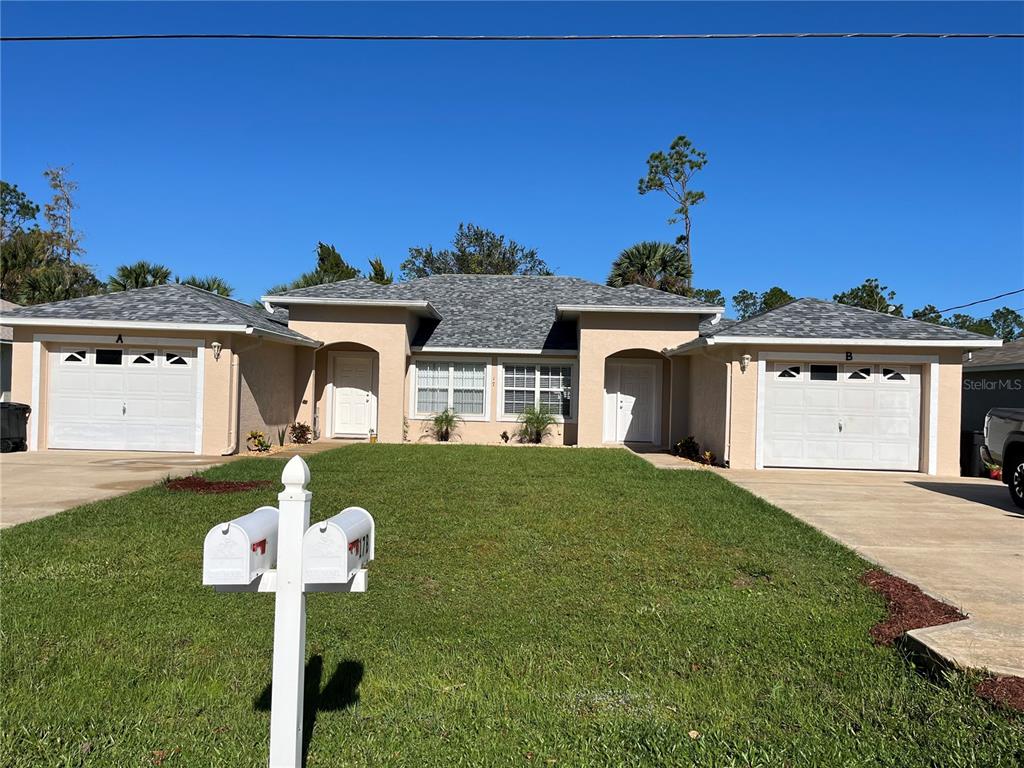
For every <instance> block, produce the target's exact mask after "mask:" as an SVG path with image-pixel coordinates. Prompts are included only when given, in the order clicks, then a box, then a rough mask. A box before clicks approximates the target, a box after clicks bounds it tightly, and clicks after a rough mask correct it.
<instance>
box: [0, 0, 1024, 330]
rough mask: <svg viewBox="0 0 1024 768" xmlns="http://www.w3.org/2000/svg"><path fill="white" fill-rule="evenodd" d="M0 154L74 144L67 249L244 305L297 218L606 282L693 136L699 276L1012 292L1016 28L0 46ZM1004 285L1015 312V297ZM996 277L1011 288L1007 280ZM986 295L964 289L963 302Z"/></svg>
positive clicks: (948, 20)
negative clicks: (670, 37)
mask: <svg viewBox="0 0 1024 768" xmlns="http://www.w3.org/2000/svg"><path fill="white" fill-rule="evenodd" d="M0 13H2V18H0V21H2V27H3V33H4V34H5V35H18V34H44V33H47V34H55V33H56V34H87V33H126V32H172V31H173V32H180V31H190V32H218V31H220V32H223V31H232V32H266V31H273V32H332V33H342V32H352V33H365V34H384V33H423V34H432V33H466V34H472V33H538V34H556V33H603V32H608V33H613V32H614V33H629V32H712V31H714V32H741V31H742V32H746V31H761V32H764V31H850V30H857V31H880V30H884V31H891V30H901V31H903V30H913V31H961V32H967V31H1012V32H1020V31H1024V5H1022V4H1019V3H996V4H986V3H969V4H960V3H936V4H932V3H909V4H875V3H851V4H799V3H798V4H785V3H753V4H746V3H719V4H710V5H709V4H682V3H680V4H670V3H660V4H629V5H622V4H611V3H606V4H584V3H572V4H561V5H549V4H522V5H506V4H497V3H487V4H427V3H415V4H376V5H362V4H352V5H346V4H326V3H314V4H300V3H293V4H287V5H281V4H273V3H256V4H249V3H227V4H217V3H186V4H164V3H115V4H92V3H72V4H56V3H16V2H5V3H4V4H3V7H2V11H0ZM0 56H2V59H0V64H2V82H0V85H2V104H0V106H2V139H0V164H2V175H3V178H4V179H5V180H6V181H9V182H13V183H16V184H18V185H19V186H20V187H21V188H22V189H23V190H25V191H26V192H28V193H29V194H30V195H31V196H32V197H33V198H35V199H36V201H37V202H40V203H41V202H43V201H44V200H45V199H46V198H47V196H48V195H47V191H46V188H45V182H44V181H43V179H42V177H41V172H42V170H43V168H44V167H46V166H47V165H48V164H71V165H72V166H73V176H74V178H76V179H77V181H78V182H79V184H80V185H81V189H80V194H79V202H80V203H81V210H80V211H79V212H78V221H79V222H80V224H81V227H82V229H83V230H84V232H85V235H86V240H85V245H86V247H87V249H88V253H87V260H88V261H89V262H90V263H92V264H93V265H94V266H95V267H96V268H97V270H98V272H99V273H100V274H101V275H103V276H105V275H106V274H108V273H109V272H110V271H111V270H112V269H113V268H114V267H116V265H117V264H120V263H124V262H129V261H134V260H136V259H140V258H145V259H150V260H155V261H160V262H164V263H166V264H168V265H169V266H171V267H172V268H173V269H175V270H176V271H177V272H179V273H190V272H199V273H211V272H212V273H218V274H221V275H222V276H224V277H225V278H227V280H228V281H229V282H230V283H231V284H232V285H234V286H235V287H236V295H237V296H238V297H239V298H242V299H250V298H253V297H255V296H258V295H259V294H260V292H261V291H262V290H263V289H265V288H267V287H268V286H270V285H272V284H275V283H279V282H283V281H286V280H288V279H290V278H291V277H293V276H295V275H297V274H298V273H299V272H300V271H303V270H306V269H308V268H310V266H311V264H312V261H313V249H314V247H315V245H316V241H317V240H324V241H327V242H331V243H334V244H335V245H336V246H337V247H338V248H339V250H341V252H342V254H343V255H344V256H345V257H346V259H348V260H349V261H350V262H351V263H353V264H354V265H356V266H359V267H365V265H366V260H367V259H368V258H370V257H372V256H381V257H382V258H383V259H384V261H385V263H386V264H387V265H388V266H389V267H390V268H393V269H395V270H396V271H397V268H398V265H399V263H400V262H401V261H402V259H403V258H404V257H405V256H406V254H407V250H408V248H409V247H410V246H414V245H427V244H433V245H434V246H444V245H445V244H447V242H448V241H449V240H450V239H451V236H452V234H453V233H454V231H455V228H456V226H457V225H458V223H459V222H460V221H466V222H469V221H471V222H474V223H477V224H479V225H482V226H486V227H489V228H491V229H494V230H496V231H499V232H502V233H505V234H507V235H508V236H510V237H513V238H515V239H516V240H518V241H519V242H521V243H524V244H526V245H529V246H533V247H536V248H537V249H538V250H539V252H540V255H541V256H542V257H543V258H544V259H546V260H547V261H548V263H549V264H551V265H552V267H554V268H555V270H556V271H557V272H559V273H563V274H574V275H579V276H582V277H586V278H589V279H592V280H597V281H603V280H604V278H605V277H606V275H607V271H608V266H609V264H610V262H611V261H612V259H613V258H614V257H615V255H616V254H617V253H618V252H619V251H620V250H621V249H622V248H624V247H626V246H628V245H630V244H631V243H633V242H636V241H638V240H645V239H662V240H666V241H671V240H672V239H673V238H674V237H675V235H676V234H677V232H676V230H675V229H673V228H671V227H669V226H668V225H667V224H666V222H665V219H666V218H667V216H668V215H669V214H670V212H671V205H670V203H669V201H668V200H667V199H665V198H662V197H659V196H655V195H647V196H645V197H640V196H639V195H638V194H637V192H636V183H637V179H638V178H639V177H640V176H641V175H642V174H643V172H644V170H645V160H646V158H647V155H648V154H649V153H650V152H651V151H653V150H655V149H659V148H663V147H667V145H668V144H669V143H670V141H671V140H672V138H673V137H675V136H676V135H678V134H686V135H687V136H689V137H690V138H691V140H692V141H693V142H694V143H695V144H696V145H697V146H698V147H700V148H702V149H704V150H705V151H706V152H707V154H708V158H709V163H708V166H707V168H706V169H705V170H704V171H703V172H702V173H701V174H700V176H699V183H698V184H697V186H698V187H699V188H701V189H703V190H704V191H705V192H706V193H707V201H706V202H705V203H704V204H703V205H701V206H700V207H699V208H698V209H696V211H695V218H694V262H695V284H697V285H698V286H701V287H711V288H720V289H722V290H723V291H724V292H725V294H726V295H727V296H731V295H732V294H733V293H735V291H736V290H738V289H740V288H749V289H754V290H764V289H767V288H769V287H771V286H772V285H776V284H778V285H781V286H783V287H784V288H786V289H788V290H789V291H790V292H792V293H794V294H797V295H810V296H822V297H826V298H829V297H831V295H832V294H833V293H835V292H837V291H839V290H842V289H845V288H848V287H850V286H852V285H855V284H857V283H859V282H860V281H861V280H863V279H864V278H865V277H870V276H874V277H879V278H881V279H882V281H883V282H884V283H886V284H888V285H889V286H890V287H892V288H894V289H896V291H897V293H898V300H899V301H901V302H903V303H905V304H906V305H907V308H908V310H909V309H910V308H912V307H916V306H920V305H922V304H925V303H933V304H936V305H938V306H939V307H940V308H941V307H945V306H951V305H954V304H961V303H964V302H967V301H971V300H974V299H979V298H982V297H985V296H990V295H994V294H996V293H1000V292H1002V291H1005V290H1010V289H1012V288H1019V287H1022V286H1024V224H1022V216H1024V213H1022V211H1024V44H1022V43H1021V42H1019V41H987V42H986V41H959V40H954V41H925V40H892V41H882V40H879V41H869V40H850V41H816V40H803V41H801V40H792V41H778V40H776V41H742V42H723V41H696V42H664V41H657V42H616V43H613V42H600V43H594V42H588V43H558V44H554V43H516V44H511V43H327V42H307V43H294V42H238V41H217V42H195V41H186V42H122V43H65V44H52V43H50V44H24V43H6V44H4V45H3V47H2V52H0ZM1013 299H1016V302H1015V303H1011V306H1013V307H1014V308H1017V307H1018V306H1020V307H1024V300H1021V299H1020V297H1019V296H1017V297H1013ZM1013 299H1011V302H1012V301H1013ZM995 306H999V303H996V304H994V305H984V306H983V307H979V308H978V310H979V314H980V313H982V312H984V311H986V310H991V309H992V308H994V307H995Z"/></svg>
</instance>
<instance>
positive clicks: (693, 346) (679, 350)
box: [661, 336, 715, 357]
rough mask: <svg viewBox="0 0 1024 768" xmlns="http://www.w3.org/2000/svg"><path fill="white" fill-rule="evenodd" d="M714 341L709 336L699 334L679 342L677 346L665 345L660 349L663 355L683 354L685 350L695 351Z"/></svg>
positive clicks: (708, 345)
mask: <svg viewBox="0 0 1024 768" xmlns="http://www.w3.org/2000/svg"><path fill="white" fill-rule="evenodd" d="M714 343H715V340H714V338H713V337H711V336H699V337H698V338H696V339H693V340H692V341H687V342H685V343H683V344H680V345H679V346H678V347H666V348H665V349H663V350H661V354H663V355H665V357H675V356H676V355H685V354H686V353H687V352H695V351H697V350H698V349H701V348H702V347H710V346H711V345H712V344H714Z"/></svg>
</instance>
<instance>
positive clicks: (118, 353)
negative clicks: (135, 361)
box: [96, 348, 124, 365]
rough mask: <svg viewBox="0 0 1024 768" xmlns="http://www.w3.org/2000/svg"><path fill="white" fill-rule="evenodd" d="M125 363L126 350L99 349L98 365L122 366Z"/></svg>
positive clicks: (97, 355) (97, 352)
mask: <svg viewBox="0 0 1024 768" xmlns="http://www.w3.org/2000/svg"><path fill="white" fill-rule="evenodd" d="M123 361H124V350H121V349H102V348H101V349H97V350H96V365H121V363H122V362H123Z"/></svg>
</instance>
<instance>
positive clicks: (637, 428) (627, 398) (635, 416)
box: [604, 360, 660, 443]
mask: <svg viewBox="0 0 1024 768" xmlns="http://www.w3.org/2000/svg"><path fill="white" fill-rule="evenodd" d="M659 369H660V365H659V363H658V361H655V360H636V361H616V362H609V363H608V364H607V367H606V370H605V382H606V383H605V428H604V433H605V441H606V442H615V443H657V442H658V441H659V440H660V429H659V424H658V419H659V416H658V398H659V396H660V395H659V393H658V389H659V387H658V372H659Z"/></svg>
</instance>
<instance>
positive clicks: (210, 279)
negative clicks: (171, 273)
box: [174, 275, 235, 297]
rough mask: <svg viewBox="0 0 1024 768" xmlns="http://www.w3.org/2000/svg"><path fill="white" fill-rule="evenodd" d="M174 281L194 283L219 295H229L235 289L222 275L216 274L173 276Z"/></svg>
mask: <svg viewBox="0 0 1024 768" xmlns="http://www.w3.org/2000/svg"><path fill="white" fill-rule="evenodd" d="M174 282H176V283H181V284H182V285H194V286H195V287H196V288H202V289H203V290H204V291H209V292H210V293H216V294H217V295H219V296H227V297H230V296H231V294H232V293H234V292H235V289H234V288H232V287H231V286H230V285H228V283H227V281H226V280H225V279H224V278H223V277H218V276H217V275H207V276H206V277H199V276H198V275H189V276H188V277H175V278H174Z"/></svg>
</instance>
